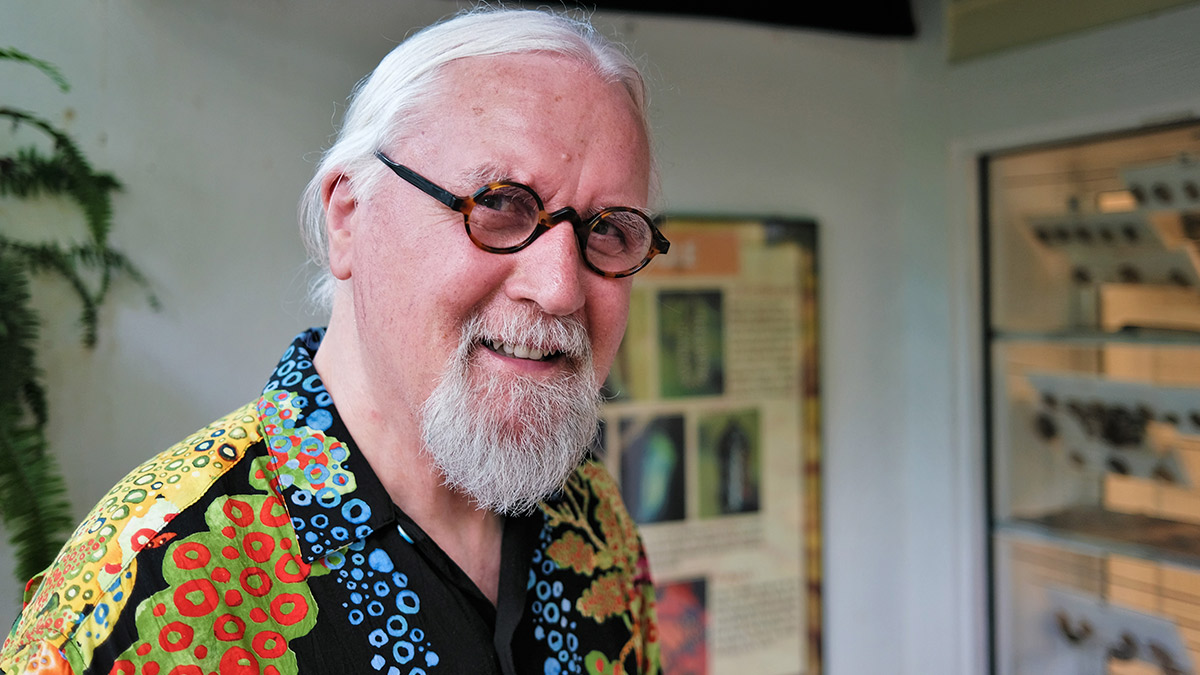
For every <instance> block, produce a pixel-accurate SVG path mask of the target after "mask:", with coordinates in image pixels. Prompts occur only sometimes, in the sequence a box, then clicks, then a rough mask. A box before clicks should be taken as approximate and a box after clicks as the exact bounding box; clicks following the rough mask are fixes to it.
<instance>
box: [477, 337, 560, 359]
mask: <svg viewBox="0 0 1200 675" xmlns="http://www.w3.org/2000/svg"><path fill="white" fill-rule="evenodd" d="M487 345H488V346H489V347H491V348H492V350H493V351H497V352H500V353H501V354H507V355H508V356H513V357H516V358H518V359H529V360H531V361H541V360H542V359H544V358H546V357H547V356H549V355H550V351H548V350H546V351H543V350H541V349H538V348H536V347H530V346H527V345H511V344H509V343H507V342H500V341H499V340H487Z"/></svg>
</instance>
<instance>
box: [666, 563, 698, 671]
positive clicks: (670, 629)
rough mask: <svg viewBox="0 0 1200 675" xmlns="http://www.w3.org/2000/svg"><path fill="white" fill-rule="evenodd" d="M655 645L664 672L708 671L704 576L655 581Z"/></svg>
mask: <svg viewBox="0 0 1200 675" xmlns="http://www.w3.org/2000/svg"><path fill="white" fill-rule="evenodd" d="M654 591H655V595H656V597H657V602H658V622H659V632H658V639H659V647H660V648H661V649H662V652H661V653H662V662H663V667H664V672H667V673H671V675H706V674H707V673H708V603H707V598H706V595H707V584H706V581H705V580H704V579H680V580H678V581H672V582H668V583H664V584H658V585H657V586H656V587H655V589H654Z"/></svg>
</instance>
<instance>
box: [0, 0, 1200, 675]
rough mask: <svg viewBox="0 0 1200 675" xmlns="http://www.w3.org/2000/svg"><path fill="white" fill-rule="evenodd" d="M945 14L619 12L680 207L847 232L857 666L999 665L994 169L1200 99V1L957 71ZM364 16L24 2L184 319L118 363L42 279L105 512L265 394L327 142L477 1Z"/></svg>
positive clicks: (130, 307) (846, 543) (63, 428)
mask: <svg viewBox="0 0 1200 675" xmlns="http://www.w3.org/2000/svg"><path fill="white" fill-rule="evenodd" d="M918 5H919V7H918V9H919V14H920V24H921V30H922V35H921V38H920V39H919V40H918V41H916V42H900V41H881V40H870V39H861V38H850V37H843V36H836V35H832V34H823V33H817V32H811V31H796V30H782V29H772V28H767V27H761V26H751V25H748V24H725V23H719V22H712V21H703V20H673V19H672V20H669V19H663V18H655V17H637V18H629V17H619V16H614V15H607V16H605V15H601V16H598V17H597V19H598V23H600V24H601V25H602V26H604V27H606V28H607V29H609V30H615V31H617V32H619V33H621V34H622V35H623V36H624V37H625V38H626V39H627V40H628V41H630V42H631V43H632V44H633V46H634V49H635V51H636V52H638V53H642V54H645V55H646V57H647V61H648V62H649V63H650V64H652V71H651V72H652V80H653V85H654V94H653V114H654V119H655V122H656V125H657V127H658V129H659V134H658V144H659V147H660V150H661V155H662V167H663V176H664V192H665V199H666V203H665V207H666V208H667V209H669V210H673V211H680V212H691V213H702V212H716V213H759V214H787V215H807V216H813V217H815V218H817V219H818V221H819V222H820V224H821V246H822V258H821V265H822V275H823V276H822V301H823V303H824V304H823V308H822V309H823V316H822V322H823V323H822V338H823V350H824V352H823V377H824V392H823V394H824V402H823V403H824V410H825V439H826V447H825V451H826V484H827V485H826V521H825V522H826V528H827V530H826V532H827V556H826V559H827V582H826V602H827V605H826V606H827V619H826V625H827V631H828V633H827V636H828V637H827V642H828V650H827V651H828V653H827V658H828V663H829V666H830V667H829V669H828V671H829V672H830V673H833V674H834V675H857V674H866V673H871V674H874V673H894V672H895V673H912V674H914V675H916V674H918V673H920V674H926V673H944V674H945V675H961V674H962V673H969V672H978V671H977V670H976V668H977V667H978V663H979V661H978V659H979V655H980V653H981V652H980V643H981V640H982V633H981V630H982V629H981V626H982V607H983V605H982V597H983V596H982V593H983V590H982V585H981V583H980V579H978V578H977V576H976V575H977V574H978V569H979V564H980V561H979V560H978V554H979V550H980V544H981V541H980V539H979V537H980V534H981V531H980V523H981V520H980V519H981V517H982V516H981V515H980V514H979V512H978V508H979V507H980V501H979V500H980V499H981V497H980V492H979V483H978V481H979V474H980V472H981V467H980V466H979V462H978V445H977V444H978V441H977V433H978V430H977V427H976V424H977V422H976V421H975V419H976V418H975V417H973V415H974V412H975V410H976V408H975V406H976V401H975V400H974V399H973V396H974V391H975V387H976V386H977V385H976V382H977V378H976V377H975V363H974V361H973V358H974V354H973V353H972V351H971V346H972V345H974V344H976V340H977V326H976V323H974V322H975V320H976V319H975V317H974V315H973V312H974V311H975V309H974V307H975V305H974V300H975V298H974V295H973V293H974V291H973V288H972V286H971V284H972V283H973V279H974V274H975V263H974V258H973V255H974V251H973V248H972V247H973V245H974V242H973V240H972V239H971V236H970V234H971V232H972V231H973V230H972V228H973V227H974V221H973V215H974V214H973V211H972V210H971V202H970V200H969V198H967V197H965V196H964V195H968V194H969V193H970V191H971V190H972V189H973V186H974V184H973V183H972V182H971V178H970V174H969V170H970V168H971V165H970V162H969V159H970V157H971V156H972V154H973V153H974V152H976V151H978V150H981V149H988V148H992V147H1000V146H1004V145H1012V144H1016V143H1020V142H1023V141H1026V140H1035V139H1039V138H1049V137H1053V136H1056V135H1061V134H1063V133H1078V132H1081V131H1091V130H1100V129H1104V128H1106V127H1109V126H1114V125H1121V126H1123V125H1126V124H1128V123H1131V122H1133V121H1136V120H1138V119H1140V118H1141V117H1145V116H1149V115H1151V114H1163V113H1174V112H1177V111H1182V110H1184V109H1189V108H1188V106H1189V105H1190V103H1191V102H1190V101H1189V100H1188V92H1194V91H1200V89H1197V85H1198V84H1200V68H1198V67H1197V66H1200V63H1198V61H1200V46H1197V45H1196V43H1195V40H1194V36H1195V35H1196V33H1197V29H1198V28H1200V9H1195V10H1184V11H1177V12H1172V13H1170V14H1168V15H1165V16H1163V17H1159V18H1152V19H1148V20H1138V21H1134V22H1131V23H1127V24H1124V25H1121V26H1117V27H1114V28H1110V29H1106V30H1103V31H1098V32H1095V33H1091V34H1087V35H1083V36H1078V37H1075V38H1071V39H1067V40H1063V41H1058V42H1055V43H1052V44H1047V45H1042V46H1035V47H1032V48H1027V49H1023V50H1021V51H1018V52H1013V53H1010V54H1005V55H1000V56H995V57H991V58H987V59H981V60H978V61H975V62H971V63H968V64H965V65H961V66H954V67H950V66H947V65H946V64H945V62H944V58H943V56H942V26H941V19H940V16H939V15H940V2H938V0H920V1H919V2H918ZM337 7H338V9H337V10H336V12H335V11H334V10H329V9H325V3H323V2H318V1H317V0H304V1H300V0H296V1H295V2H292V3H290V4H287V5H284V4H281V3H243V2H237V1H236V0H212V1H210V2H203V3H156V2H139V1H137V0H109V1H108V2H89V1H87V0H72V1H70V2H61V3H35V2H9V3H5V4H4V5H3V6H0V45H12V46H15V47H18V48H22V49H25V50H26V51H30V52H32V53H34V54H36V55H37V56H40V57H42V58H45V59H48V60H50V61H53V62H55V63H57V64H58V65H59V66H60V67H62V69H63V70H64V72H65V73H66V74H67V75H68V77H69V78H70V79H71V80H72V82H73V83H74V84H75V89H74V90H73V91H72V92H71V93H69V94H65V95H64V94H59V93H57V92H56V91H54V90H53V88H52V87H51V86H50V85H49V84H48V83H45V82H43V81H42V80H41V79H40V78H39V77H37V76H36V75H34V74H32V73H30V72H25V71H24V70H21V69H18V68H16V67H14V66H12V65H0V92H3V94H2V95H0V100H2V102H3V103H4V104H18V105H21V106H23V107H26V108H30V109H34V110H38V111H41V112H44V113H46V114H47V115H48V116H49V117H51V118H53V119H56V120H59V121H63V120H65V119H66V117H67V115H66V113H65V111H66V109H67V108H71V109H73V111H74V114H73V115H72V116H71V117H72V119H71V120H70V121H65V122H64V123H65V124H66V125H67V126H68V128H70V129H71V131H72V132H73V133H74V134H75V135H76V137H77V138H78V139H80V141H81V142H82V143H83V145H84V146H85V149H86V150H87V151H88V153H89V154H90V156H91V158H92V159H93V161H94V163H95V164H96V165H97V166H98V167H101V168H105V169H109V170H112V171H113V172H115V173H116V174H117V175H118V176H119V177H120V178H121V179H122V180H124V182H125V184H126V190H125V192H124V194H122V195H120V196H119V197H118V198H117V201H116V212H117V224H116V228H115V235H114V243H115V244H116V245H117V246H119V247H120V248H122V249H123V250H124V251H126V252H127V253H128V254H129V255H130V257H131V258H132V259H133V260H135V261H136V262H138V263H139V264H140V265H141V266H142V268H143V270H145V272H146V273H147V274H148V276H149V277H150V278H151V279H152V280H153V282H154V284H155V286H156V288H157V289H158V290H159V291H160V294H161V296H162V300H163V303H164V305H165V309H164V311H162V312H161V313H157V314H156V313H153V312H151V311H149V310H148V309H147V308H146V307H145V305H144V304H143V303H142V302H141V300H140V298H139V297H138V295H137V293H136V292H135V291H134V290H132V289H131V288H130V287H128V286H126V287H124V289H123V291H122V292H121V293H118V295H117V296H116V297H115V298H114V302H112V303H110V305H109V306H108V308H107V310H106V311H105V313H104V316H103V324H102V327H101V336H100V346H99V347H98V349H97V350H96V351H94V352H90V353H89V352H86V351H84V350H83V349H81V348H80V347H79V345H78V341H77V340H76V339H75V336H74V332H75V326H74V323H73V321H74V307H73V306H72V305H70V304H69V301H68V298H67V296H66V294H65V293H64V292H63V290H62V289H61V288H58V287H56V286H54V285H53V284H40V285H39V287H38V298H39V302H40V305H39V306H41V307H43V308H45V310H44V316H45V318H46V326H45V328H44V332H45V341H44V342H45V347H44V349H43V352H42V354H43V358H44V359H45V360H44V362H43V365H44V367H45V369H46V371H47V383H48V385H49V386H50V388H51V392H52V400H51V405H52V415H53V416H54V420H55V422H54V429H53V431H52V435H51V440H52V442H53V444H54V449H55V452H57V453H58V455H59V457H61V459H62V462H63V464H64V465H65V467H66V468H67V473H68V476H69V487H70V492H71V498H72V499H73V501H74V503H75V505H76V508H77V510H78V511H79V512H80V513H81V514H82V512H83V511H84V510H85V509H86V507H87V506H89V505H90V504H91V503H93V502H94V501H96V499H97V498H98V497H99V496H100V495H101V494H102V492H103V491H104V490H105V489H107V487H108V486H110V485H111V484H112V483H113V482H115V481H116V480H117V479H119V478H120V476H121V475H123V474H124V472H125V471H126V470H128V469H129V468H130V467H132V466H133V465H134V464H136V463H137V462H138V461H140V460H141V459H142V458H144V457H146V456H147V455H149V454H151V453H152V452H154V451H156V450H157V449H160V448H162V447H165V446H166V445H168V444H170V443H172V442H174V441H176V440H178V439H179V438H181V437H182V436H183V435H185V434H186V433H188V432H190V431H191V430H193V429H195V428H196V427H198V426H200V425H202V424H204V423H206V422H208V421H209V420H211V419H212V418H214V417H216V416H217V415H220V414H222V413H223V412H226V411H227V410H229V409H232V408H233V407H235V406H237V405H239V404H241V403H243V402H245V401H247V400H249V399H250V398H251V397H252V396H253V395H254V393H255V392H256V391H257V389H258V387H259V386H261V384H262V382H263V381H264V379H265V376H266V374H267V372H268V368H269V367H270V366H271V365H272V364H273V363H274V359H275V358H276V357H277V356H278V353H279V351H280V350H281V349H282V348H283V346H284V342H285V341H286V340H288V339H289V338H290V336H291V335H292V334H294V333H295V332H296V331H298V330H299V329H301V328H303V327H304V326H306V325H308V323H309V322H311V321H314V319H313V318H312V317H309V316H307V315H306V314H305V313H304V311H303V309H302V303H301V297H302V296H303V290H304V289H303V277H302V261H303V255H302V252H301V249H300V246H299V244H298V243H297V238H296V236H295V224H294V220H295V219H294V213H295V200H296V197H297V195H298V193H299V191H300V189H301V188H302V186H303V185H304V183H305V182H306V181H307V178H308V175H309V172H310V171H311V169H312V160H313V158H314V156H315V151H317V150H319V149H320V148H322V147H324V145H325V144H326V141H327V137H328V135H329V133H330V131H331V120H332V119H333V117H334V116H335V114H336V113H337V112H338V110H339V108H338V107H337V105H336V104H337V103H338V102H341V101H343V100H344V98H345V96H346V94H347V93H348V92H349V89H350V86H351V85H352V84H353V83H354V81H356V80H357V78H359V77H360V76H361V75H363V74H365V73H366V72H367V71H368V70H369V69H370V67H371V66H372V65H373V64H374V62H375V61H376V60H378V58H379V57H380V56H381V55H382V54H383V53H384V51H385V50H386V49H387V46H388V45H389V44H391V43H393V42H395V41H396V40H399V39H401V38H403V36H404V35H405V34H406V33H407V32H408V31H409V30H410V29H411V28H412V27H414V26H418V25H423V24H425V23H427V22H429V21H430V20H432V19H434V18H436V17H438V16H440V15H441V14H443V13H445V12H446V11H448V8H449V7H450V5H449V3H446V2H444V1H442V0H408V1H406V2H404V3H373V2H369V1H368V0H354V1H352V2H343V3H339V4H338V5H337ZM1192 109H1193V110H1194V108H1192ZM0 142H4V141H3V140H2V139H0ZM6 208H11V207H6V206H5V205H4V204H3V203H0V219H3V218H4V214H5V209H6ZM6 559H7V555H6V554H5V551H3V550H0V560H6ZM10 576H11V572H10V570H9V569H8V567H7V565H4V564H0V598H4V599H6V600H4V602H5V603H9V602H15V598H17V597H19V591H18V589H17V587H16V585H15V583H13V582H10V581H9V577H10ZM4 613H7V612H4Z"/></svg>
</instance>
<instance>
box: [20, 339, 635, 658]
mask: <svg viewBox="0 0 1200 675" xmlns="http://www.w3.org/2000/svg"><path fill="white" fill-rule="evenodd" d="M323 335H324V331H323V329H311V330H309V331H306V332H304V333H301V334H300V335H299V336H297V337H296V339H295V340H294V341H293V343H292V344H291V346H290V347H288V349H287V351H286V352H285V353H284V355H283V358H282V360H281V361H280V362H279V365H278V366H277V367H276V369H275V371H274V372H273V373H272V376H271V380H270V382H268V383H267V386H266V387H265V389H264V390H263V394H262V396H261V397H260V398H259V399H258V400H257V401H255V402H253V403H251V404H249V405H247V406H245V407H243V408H241V409H239V410H236V411H234V412H233V413H231V414H230V415H228V416H226V417H224V418H222V419H220V420H218V421H216V422H214V423H213V424H211V425H209V426H208V427H206V428H204V429H202V430H200V431H198V432H197V433H195V434H193V435H192V436H190V437H188V438H187V439H186V440H184V441H183V442H182V443H179V444H178V445H176V446H174V447H172V448H170V449H168V450H167V451H165V452H163V453H162V454H160V455H158V456H157V457H154V458H153V459H151V460H149V461H147V462H146V463H144V464H142V465H141V466H139V467H138V468H136V469H134V471H133V472H131V473H130V474H129V475H128V476H127V477H126V478H125V479H124V480H122V481H121V482H120V483H119V484H118V485H117V486H116V487H114V488H113V489H112V490H111V491H110V492H109V493H108V494H107V495H106V496H105V497H104V498H103V499H102V500H101V502H100V503H99V504H98V505H97V506H96V507H95V509H94V510H93V511H92V512H91V514H89V515H88V517H87V518H86V519H85V520H84V521H83V523H82V524H81V525H80V526H79V527H78V528H77V529H76V530H75V532H74V534H73V535H72V537H71V540H70V541H69V542H68V543H67V545H66V546H65V547H64V548H63V550H62V552H61V553H60V554H59V556H58V558H57V560H56V561H55V562H54V564H53V565H51V566H50V568H49V569H47V570H46V571H45V572H43V573H42V574H40V575H38V576H37V577H36V578H34V579H33V580H32V581H30V583H29V586H28V588H27V590H26V604H25V609H24V611H23V613H22V615H21V616H20V617H19V618H18V620H17V622H16V624H15V625H14V627H13V629H12V632H11V633H10V634H9V636H8V639H7V640H6V641H5V643H4V646H3V648H2V650H0V670H3V671H4V672H8V673H80V674H82V673H130V674H133V673H137V674H139V675H206V674H209V673H221V674H225V673H238V674H251V673H261V674H263V675H283V674H287V673H338V674H339V675H344V674H346V673H380V674H383V675H444V674H470V675H481V674H486V673H505V674H508V675H516V674H518V673H520V674H527V673H539V674H546V675H554V674H558V673H589V674H591V675H599V674H601V673H603V674H606V675H608V674H616V673H657V672H658V671H659V665H658V659H659V656H658V644H657V635H656V632H657V630H656V624H655V613H654V592H653V588H652V586H651V583H650V575H649V572H648V568H647V564H646V560H645V556H644V554H643V552H642V546H641V541H640V539H639V537H638V534H637V531H636V529H635V527H634V524H633V521H632V520H631V518H630V517H629V515H628V514H627V513H626V511H625V508H624V506H623V505H622V503H621V500H620V496H619V493H618V489H617V487H616V486H615V484H614V483H613V481H612V479H611V478H610V477H609V475H608V474H607V473H606V472H605V471H604V469H603V468H601V467H600V466H599V465H597V464H594V463H590V462H587V463H584V464H582V465H581V466H580V467H579V468H578V469H577V470H576V471H575V473H574V474H573V475H572V477H571V478H570V480H569V481H568V482H567V485H566V486H565V488H564V489H563V491H562V492H561V493H559V494H558V495H556V496H555V497H554V498H552V499H549V500H547V501H544V502H543V503H542V504H541V505H540V508H539V509H537V510H536V511H534V513H533V514H531V515H529V516H525V517H513V518H508V519H506V522H505V526H504V536H503V543H502V553H501V569H500V586H499V598H498V602H497V604H496V605H493V604H492V603H491V602H490V601H488V600H487V599H486V598H485V597H484V596H483V594H482V593H481V592H480V591H479V590H478V588H477V587H476V586H475V585H474V584H473V583H472V581H471V580H470V579H469V578H468V577H467V575H466V574H465V573H464V572H463V571H462V570H461V569H460V568H459V567H458V566H457V565H456V564H455V563H454V562H453V561H452V560H451V559H450V558H449V557H448V556H447V555H446V554H445V552H443V551H442V550H441V549H440V548H439V547H438V546H437V544H436V543H435V542H434V541H433V540H432V539H430V538H429V537H428V536H426V535H425V533H424V532H423V531H422V530H421V528H420V526H419V525H418V524H417V523H415V522H413V521H412V520H411V519H409V518H408V517H407V516H406V515H405V514H404V512H403V511H401V510H400V509H399V508H398V507H396V506H395V505H394V504H393V503H392V501H391V500H390V499H389V497H388V495H387V492H386V491H385V490H384V488H383V486H382V484H381V483H380V481H379V478H378V477H377V476H376V475H375V474H374V473H373V472H372V470H371V467H370V465H369V464H368V463H367V462H366V461H365V460H364V459H363V457H362V456H361V455H360V454H359V453H358V450H357V449H356V447H355V445H354V441H353V439H352V438H351V437H350V434H349V433H348V432H347V431H346V428H345V427H344V426H343V424H342V421H341V418H340V417H339V415H338V412H337V409H336V408H335V407H334V405H333V401H332V399H331V397H330V395H329V393H328V392H326V391H325V388H324V386H323V385H322V383H321V379H320V377H319V376H318V375H317V373H316V370H315V369H314V368H313V365H312V355H313V354H315V353H316V350H317V347H318V346H319V344H320V341H321V338H322V337H323Z"/></svg>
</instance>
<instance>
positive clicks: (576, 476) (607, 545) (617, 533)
mask: <svg viewBox="0 0 1200 675" xmlns="http://www.w3.org/2000/svg"><path fill="white" fill-rule="evenodd" d="M541 509H542V512H543V513H544V514H545V516H546V519H547V525H549V526H550V527H551V528H559V527H565V528H566V529H568V530H574V531H575V532H576V534H578V535H580V536H581V537H582V541H590V542H591V543H592V544H593V545H594V544H600V547H601V548H602V549H604V550H606V551H608V552H610V553H612V554H615V559H614V561H613V562H614V563H616V565H617V566H619V567H626V566H628V567H630V568H633V567H635V566H636V565H637V564H638V562H639V560H640V558H641V557H642V543H641V538H640V536H639V535H638V530H637V525H636V524H635V523H634V520H633V517H632V516H630V515H629V512H628V511H627V510H626V509H625V502H624V501H623V500H622V499H621V490H620V488H619V487H618V486H617V482H616V481H615V480H614V479H613V477H612V475H611V474H609V472H608V470H607V469H605V468H604V466H603V465H602V464H600V463H598V462H595V461H591V460H589V461H585V462H583V463H582V464H580V465H579V467H578V468H576V469H575V472H574V473H573V474H571V477H570V478H569V479H568V480H567V482H566V485H564V486H563V489H562V492H561V493H560V494H559V495H558V496H557V497H556V498H554V499H552V500H548V501H545V502H543V503H542V504H541ZM559 539H560V540H561V541H565V542H569V543H568V544H567V545H570V542H574V540H575V537H574V536H563V537H560V538H559Z"/></svg>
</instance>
